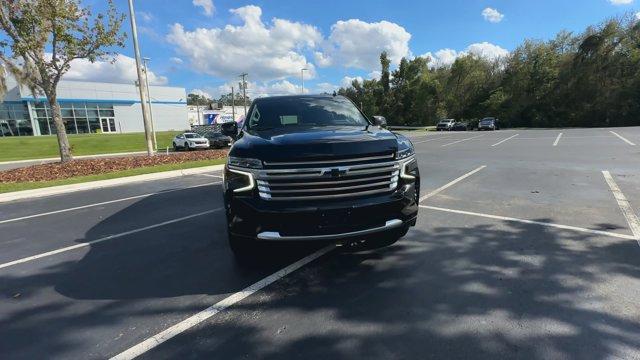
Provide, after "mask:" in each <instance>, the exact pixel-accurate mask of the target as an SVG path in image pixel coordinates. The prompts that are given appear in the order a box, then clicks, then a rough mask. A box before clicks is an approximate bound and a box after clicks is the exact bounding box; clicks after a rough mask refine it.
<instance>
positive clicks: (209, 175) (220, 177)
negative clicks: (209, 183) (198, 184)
mask: <svg viewBox="0 0 640 360" xmlns="http://www.w3.org/2000/svg"><path fill="white" fill-rule="evenodd" d="M196 175H200V176H207V177H212V178H217V179H224V177H223V176H221V175H213V174H196Z"/></svg>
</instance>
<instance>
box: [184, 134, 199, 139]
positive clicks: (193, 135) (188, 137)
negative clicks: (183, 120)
mask: <svg viewBox="0 0 640 360" xmlns="http://www.w3.org/2000/svg"><path fill="white" fill-rule="evenodd" d="M184 137H186V138H187V139H197V138H199V137H200V135H198V134H184Z"/></svg>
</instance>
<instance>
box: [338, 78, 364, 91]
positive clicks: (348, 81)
mask: <svg viewBox="0 0 640 360" xmlns="http://www.w3.org/2000/svg"><path fill="white" fill-rule="evenodd" d="M353 80H358V82H359V83H360V84H362V82H363V81H364V79H363V78H362V76H353V77H351V76H345V77H343V78H342V81H341V82H340V86H342V87H344V88H347V87H351V83H353Z"/></svg>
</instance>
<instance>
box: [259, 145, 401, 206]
mask: <svg viewBox="0 0 640 360" xmlns="http://www.w3.org/2000/svg"><path fill="white" fill-rule="evenodd" d="M391 159H395V154H394V153H391V154H387V155H380V156H368V157H354V158H350V159H340V160H333V159H329V160H326V161H308V162H302V161H298V162H288V163H283V162H270V163H269V162H265V163H264V164H265V167H266V169H259V170H258V169H256V170H253V173H254V174H255V177H256V182H257V185H258V193H259V195H260V197H261V198H262V199H263V200H268V201H292V200H313V199H320V200H322V199H339V198H349V197H357V196H366V195H373V194H382V193H390V192H392V191H394V190H396V189H397V187H398V181H399V180H400V175H401V161H397V160H392V161H390V160H391ZM318 165H323V166H322V167H320V166H318ZM273 166H279V167H275V168H274V167H273ZM285 166H286V167H285ZM304 166H310V167H304Z"/></svg>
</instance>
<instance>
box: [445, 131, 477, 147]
mask: <svg viewBox="0 0 640 360" xmlns="http://www.w3.org/2000/svg"><path fill="white" fill-rule="evenodd" d="M484 135H485V134H481V135H476V136H473V137H470V138H466V139H462V140H458V141H454V142H452V143H448V144H444V145H442V146H449V145H453V144H458V143H461V142H463V141H468V140H473V139H477V138H479V137H481V136H484Z"/></svg>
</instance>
